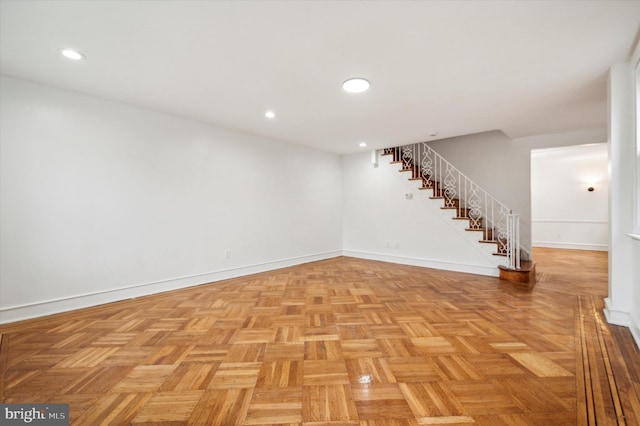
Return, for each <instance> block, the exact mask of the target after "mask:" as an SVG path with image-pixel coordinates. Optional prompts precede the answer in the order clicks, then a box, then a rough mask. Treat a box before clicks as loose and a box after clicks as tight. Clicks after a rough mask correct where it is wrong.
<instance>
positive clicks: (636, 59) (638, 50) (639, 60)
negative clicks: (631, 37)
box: [629, 40, 640, 68]
mask: <svg viewBox="0 0 640 426" xmlns="http://www.w3.org/2000/svg"><path fill="white" fill-rule="evenodd" d="M629 62H630V63H631V66H632V67H634V68H638V67H640V40H638V42H637V43H636V45H635V47H634V48H633V53H631V58H630V60H629Z"/></svg>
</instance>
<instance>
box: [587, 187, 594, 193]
mask: <svg viewBox="0 0 640 426" xmlns="http://www.w3.org/2000/svg"><path fill="white" fill-rule="evenodd" d="M587 191H589V192H593V191H595V188H594V187H593V186H590V187H588V188H587Z"/></svg>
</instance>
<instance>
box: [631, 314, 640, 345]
mask: <svg viewBox="0 0 640 426" xmlns="http://www.w3.org/2000/svg"><path fill="white" fill-rule="evenodd" d="M629 330H630V331H631V335H632V336H633V340H635V341H636V346H637V347H638V348H640V322H637V321H634V319H633V316H632V317H631V324H629Z"/></svg>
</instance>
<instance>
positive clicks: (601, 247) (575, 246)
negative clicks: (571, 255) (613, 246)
mask: <svg viewBox="0 0 640 426" xmlns="http://www.w3.org/2000/svg"><path fill="white" fill-rule="evenodd" d="M531 245H532V246H533V247H546V248H557V249H569V250H590V251H609V246H608V245H606V244H585V243H555V242H551V241H533V242H532V244H531Z"/></svg>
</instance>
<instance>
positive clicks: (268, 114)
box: [264, 111, 276, 118]
mask: <svg viewBox="0 0 640 426" xmlns="http://www.w3.org/2000/svg"><path fill="white" fill-rule="evenodd" d="M264 116H265V117H267V118H275V117H276V113H275V112H273V111H267V112H265V113H264Z"/></svg>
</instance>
